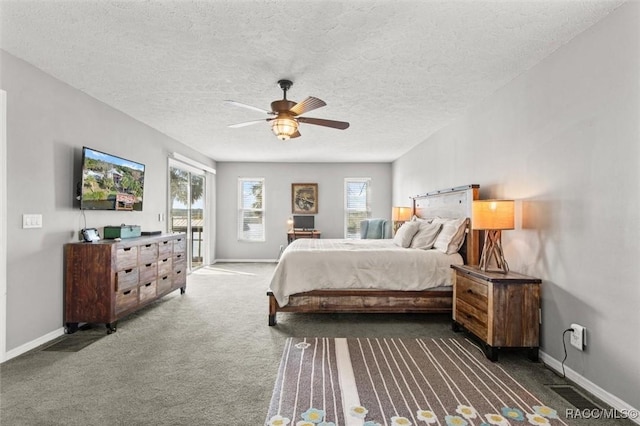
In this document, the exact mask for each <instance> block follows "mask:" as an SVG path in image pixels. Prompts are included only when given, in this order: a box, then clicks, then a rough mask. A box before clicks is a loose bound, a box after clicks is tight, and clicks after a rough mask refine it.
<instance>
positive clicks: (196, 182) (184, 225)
mask: <svg viewBox="0 0 640 426" xmlns="http://www.w3.org/2000/svg"><path fill="white" fill-rule="evenodd" d="M205 183H206V175H205V173H204V172H199V171H197V170H192V169H191V168H190V167H181V166H180V165H177V164H171V165H170V167H169V185H170V198H171V200H170V201H171V211H170V218H169V232H184V233H186V234H187V250H188V253H187V256H188V261H189V262H188V263H189V270H193V269H196V268H199V267H200V266H202V265H204V259H205V256H206V249H207V245H206V243H207V241H206V233H205V219H206V208H205V206H206V203H205V201H206V199H205V194H206V191H205Z"/></svg>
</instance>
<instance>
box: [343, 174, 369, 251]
mask: <svg viewBox="0 0 640 426" xmlns="http://www.w3.org/2000/svg"><path fill="white" fill-rule="evenodd" d="M350 183H366V184H367V201H366V204H367V205H366V207H365V210H357V209H349V208H348V207H347V206H348V191H347V188H348V185H349V184H350ZM360 211H363V212H366V217H367V218H370V217H371V178H369V177H360V178H345V179H344V219H343V222H344V230H343V231H344V238H349V237H348V227H349V216H350V215H349V213H350V212H360ZM358 226H360V225H359V224H358ZM359 229H360V228H358V231H359ZM352 239H360V232H357V233H356V235H355V236H354V237H353V238H352Z"/></svg>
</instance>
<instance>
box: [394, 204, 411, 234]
mask: <svg viewBox="0 0 640 426" xmlns="http://www.w3.org/2000/svg"><path fill="white" fill-rule="evenodd" d="M411 213H412V209H411V207H393V208H392V209H391V220H392V221H393V233H394V235H395V233H396V232H397V231H398V228H400V226H401V225H402V224H403V223H405V222H406V221H408V220H410V219H411Z"/></svg>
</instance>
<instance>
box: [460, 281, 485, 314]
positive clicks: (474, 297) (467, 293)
mask: <svg viewBox="0 0 640 426" xmlns="http://www.w3.org/2000/svg"><path fill="white" fill-rule="evenodd" d="M487 287H488V286H487V284H486V283H484V282H478V281H474V280H470V279H469V278H467V277H465V276H462V275H458V276H457V277H456V299H457V300H464V301H465V302H467V303H468V304H469V305H471V306H473V307H475V308H477V309H479V310H481V311H484V312H486V311H487V306H488V302H487V300H488V299H487V294H488V290H487Z"/></svg>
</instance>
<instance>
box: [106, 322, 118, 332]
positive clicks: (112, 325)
mask: <svg viewBox="0 0 640 426" xmlns="http://www.w3.org/2000/svg"><path fill="white" fill-rule="evenodd" d="M106 326H107V334H111V333H115V332H116V331H118V328H117V326H118V323H117V322H112V323H109V324H106Z"/></svg>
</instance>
